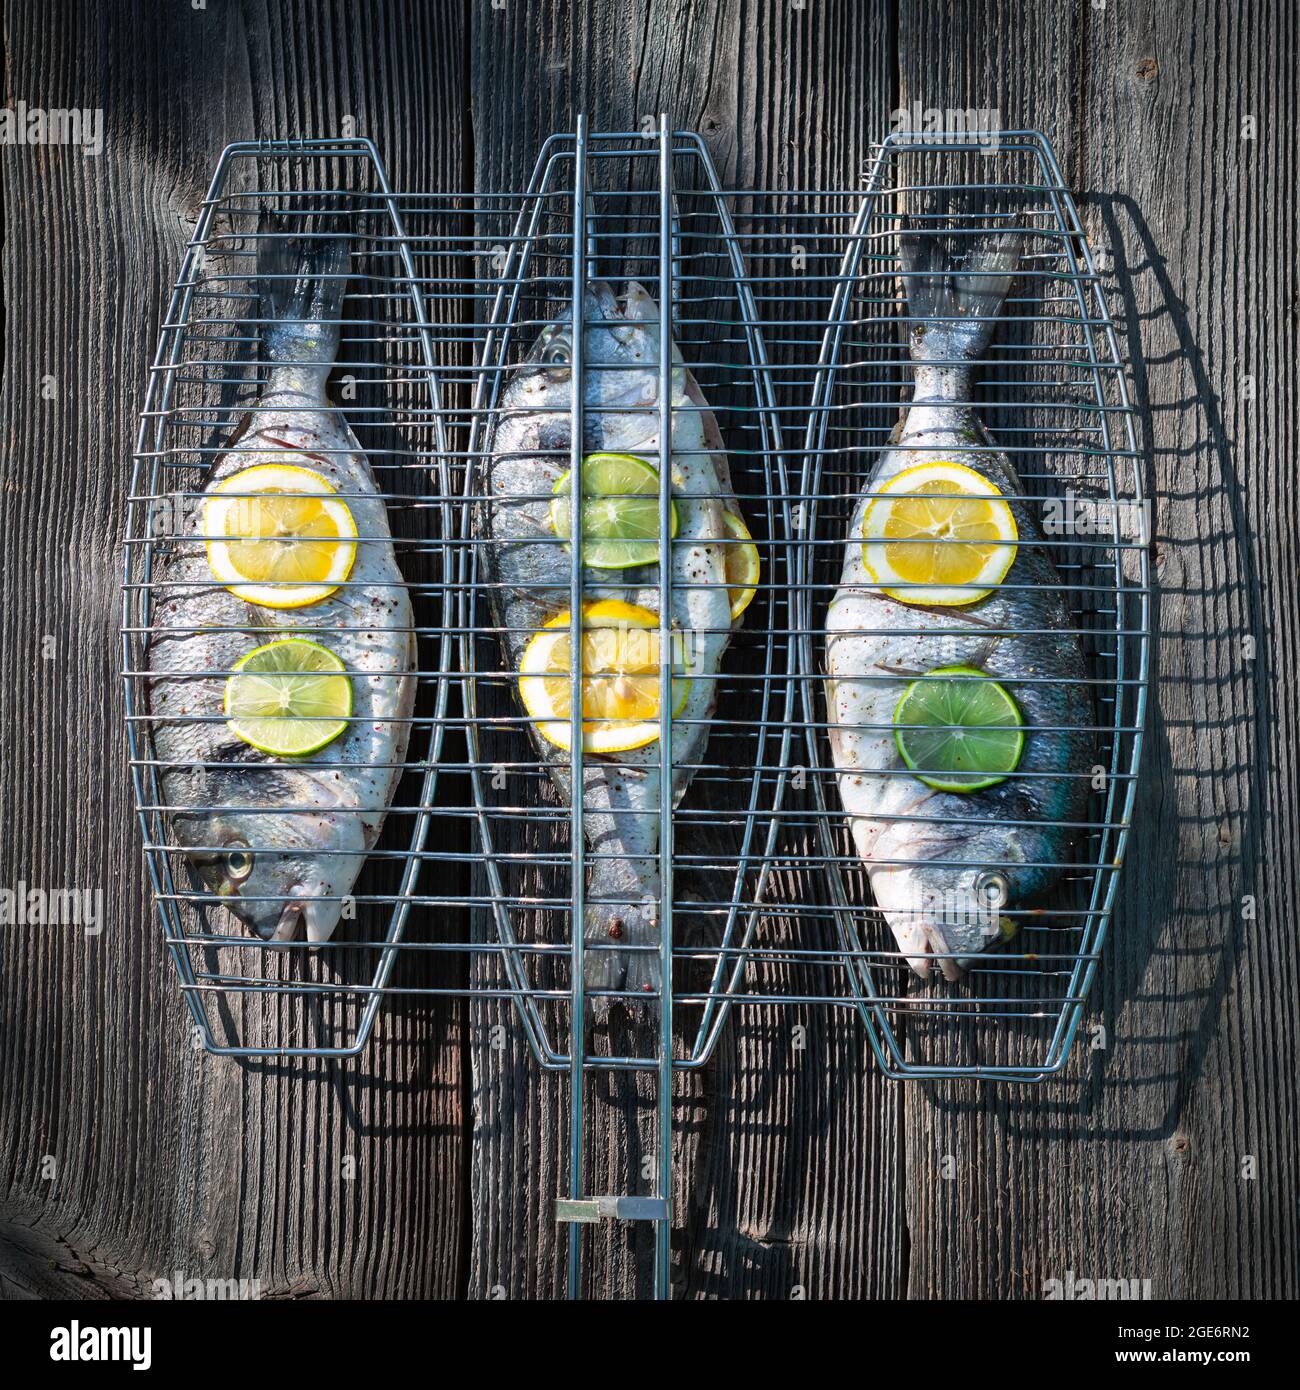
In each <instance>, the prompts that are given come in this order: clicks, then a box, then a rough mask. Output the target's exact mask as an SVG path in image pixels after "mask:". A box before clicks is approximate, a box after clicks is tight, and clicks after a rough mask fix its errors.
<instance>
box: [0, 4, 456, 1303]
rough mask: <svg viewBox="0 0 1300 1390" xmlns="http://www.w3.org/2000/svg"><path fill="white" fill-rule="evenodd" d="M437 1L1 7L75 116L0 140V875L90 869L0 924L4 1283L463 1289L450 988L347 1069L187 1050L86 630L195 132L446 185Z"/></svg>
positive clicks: (451, 114)
mask: <svg viewBox="0 0 1300 1390" xmlns="http://www.w3.org/2000/svg"><path fill="white" fill-rule="evenodd" d="M462 21H463V15H462V12H461V10H460V9H459V8H455V7H449V6H436V7H434V6H425V5H419V4H410V5H407V4H390V5H384V6H374V7H370V6H354V5H349V4H345V3H337V4H334V3H331V4H285V5H280V4H275V5H270V6H262V5H251V4H250V5H233V4H230V5H228V4H213V5H210V6H209V7H208V8H207V9H206V10H195V9H192V8H191V7H190V6H189V5H168V6H157V5H152V4H138V5H126V4H123V5H114V6H99V5H93V4H84V5H80V4H78V5H71V4H69V5H61V6H59V7H57V8H56V9H53V10H52V9H50V8H49V7H48V6H44V5H39V4H18V3H11V4H7V5H6V6H5V7H4V44H5V52H6V65H5V99H6V104H8V105H10V106H12V105H13V104H14V103H15V102H16V101H18V100H25V101H27V102H28V103H29V104H30V105H33V106H35V105H43V106H50V107H53V106H66V105H73V104H75V105H78V106H86V107H99V108H102V109H103V112H104V149H103V153H102V154H101V155H100V156H99V157H97V158H88V157H85V156H83V155H82V154H81V153H80V152H79V151H77V150H73V149H66V148H63V149H60V148H44V147H28V148H22V147H12V146H6V147H5V148H4V149H3V150H2V151H0V171H2V172H0V177H2V178H3V188H4V262H3V275H4V299H5V310H6V312H5V356H4V399H3V405H2V406H0V411H2V412H3V438H4V439H5V441H6V445H5V450H4V463H3V472H4V480H3V489H2V492H0V495H2V496H3V508H4V530H5V534H6V543H5V546H4V548H3V549H4V559H3V565H4V593H5V602H4V605H3V614H2V616H0V623H3V629H2V632H3V657H2V658H0V659H2V661H3V690H4V697H3V698H4V714H3V723H2V732H0V739H2V740H3V758H4V767H5V788H6V790H5V805H4V822H3V829H4V834H3V836H2V837H0V839H2V840H3V849H2V850H0V856H2V862H3V874H2V876H0V877H2V880H3V882H4V883H5V884H7V885H13V884H15V883H17V882H19V881H25V882H27V883H28V884H32V885H44V886H49V887H69V886H80V887H95V888H102V889H103V892H104V929H103V932H102V935H100V936H98V937H95V938H90V937H83V936H82V935H81V934H80V933H79V932H77V931H75V930H74V929H69V928H55V927H46V928H43V929H28V930H25V931H23V930H18V929H7V930H6V931H5V934H4V937H5V939H4V952H5V961H4V971H3V981H2V982H0V991H2V993H0V1003H2V1007H3V1014H2V1016H0V1027H2V1028H3V1048H2V1050H0V1091H2V1093H3V1096H4V1107H3V1117H2V1121H0V1123H2V1126H3V1128H2V1130H0V1155H2V1158H0V1172H2V1173H3V1187H4V1191H5V1192H6V1194H7V1195H6V1197H5V1200H4V1205H3V1215H2V1216H0V1223H3V1228H4V1229H5V1231H6V1235H5V1237H4V1240H3V1249H4V1251H5V1254H4V1256H3V1257H2V1260H0V1268H2V1269H3V1270H4V1274H3V1276H0V1277H3V1278H5V1279H6V1281H7V1285H8V1287H9V1288H10V1289H11V1290H15V1291H23V1290H27V1291H29V1292H48V1291H49V1290H50V1289H51V1288H64V1289H66V1288H71V1287H93V1288H100V1289H102V1290H103V1291H105V1292H107V1293H120V1292H124V1291H134V1292H136V1293H141V1294H146V1295H147V1294H148V1292H149V1290H150V1286H151V1283H152V1281H153V1280H154V1279H155V1278H158V1277H170V1276H171V1273H172V1272H173V1271H176V1270H180V1271H183V1272H184V1273H185V1275H186V1276H187V1277H197V1278H207V1277H213V1278H222V1279H225V1278H248V1279H253V1278H255V1279H258V1280H260V1281H261V1286H262V1292H263V1295H264V1296H268V1297H276V1296H300V1295H305V1294H317V1293H319V1294H322V1295H333V1296H348V1295H353V1296H359V1295H361V1294H368V1295H383V1296H403V1295H406V1296H412V1295H418V1296H432V1295H444V1296H447V1295H452V1294H454V1293H456V1292H457V1291H458V1289H459V1288H460V1286H461V1282H462V1277H463V1275H462V1267H461V1266H462V1240H461V1234H462V1226H461V1220H462V1213H463V1210H464V1193H463V1189H462V1186H461V1181H460V1175H461V1169H462V1157H463V1152H464V1150H463V1144H464V1127H463V1126H464V1114H463V1110H462V1094H461V1073H460V1050H461V1046H462V1040H461V1037H460V1027H461V1023H460V1011H459V1008H458V1006H454V1005H453V1006H446V1007H439V1008H426V1009H420V1010H415V1009H394V1010H390V1011H389V1012H388V1013H386V1014H385V1016H384V1018H383V1019H382V1020H381V1021H380V1024H379V1026H378V1029H377V1032H376V1040H375V1043H374V1045H373V1046H372V1047H371V1049H370V1050H369V1051H368V1052H367V1054H366V1056H365V1057H364V1058H362V1059H361V1061H360V1062H359V1064H357V1065H355V1066H331V1065H326V1064H317V1065H304V1066H278V1065H275V1064H263V1065H258V1064H250V1065H240V1064H239V1063H238V1062H236V1061H234V1060H231V1059H228V1058H214V1057H209V1056H206V1055H205V1054H204V1053H203V1052H202V1051H199V1050H196V1049H195V1047H194V1046H193V1042H192V1039H191V1037H190V1030H189V1028H188V1026H187V1016H186V1015H185V1014H184V1012H183V1010H182V1007H181V1003H180V997H179V995H178V993H177V989H176V982H175V978H174V972H173V970H172V966H171V963H170V961H169V960H168V959H166V957H165V955H164V951H163V947H162V943H161V941H160V932H159V929H158V924H157V921H156V918H155V916H154V913H153V909H152V906H151V904H150V903H149V901H148V900H147V898H146V895H145V892H144V876H143V873H142V871H141V864H140V851H139V840H138V830H137V828H136V824H135V818H134V814H133V811H132V805H131V800H130V795H129V784H128V781H127V777H126V773H125V748H124V739H123V736H122V729H123V724H122V706H121V693H120V692H121V685H120V680H119V678H118V669H119V665H120V662H119V656H118V645H117V638H116V636H115V633H116V628H117V626H118V621H119V617H118V597H117V588H118V584H119V582H120V561H121V555H120V550H119V545H120V535H121V530H122V524H123V516H124V502H123V498H124V495H125V492H126V487H127V482H128V479H129V468H128V465H129V458H130V452H131V448H132V441H133V438H134V433H135V424H134V415H135V412H136V411H137V410H138V409H139V407H140V403H141V401H142V399H143V394H144V388H145V382H146V374H147V369H148V364H149V362H150V361H151V360H152V356H153V352H154V346H155V341H156V336H157V332H158V324H159V321H160V319H161V317H162V312H163V309H164V307H165V305H166V302H167V294H168V293H169V288H170V282H171V279H172V277H173V276H174V275H175V273H176V269H177V267H178V265H179V263H180V256H181V250H182V247H183V244H184V242H185V240H186V238H187V236H188V235H189V232H190V228H191V227H192V225H193V221H194V217H195V210H196V205H197V203H198V201H199V199H201V198H202V196H203V194H204V191H205V189H206V185H207V181H208V179H209V177H210V175H211V171H212V169H213V167H214V166H215V163H216V158H217V155H218V153H219V152H220V150H221V147H222V146H223V145H224V144H225V143H226V142H227V141H230V140H236V139H243V138H249V137H262V136H276V137H283V136H296V135H304V134H305V135H312V134H322V133H335V132H338V131H339V130H340V129H341V128H342V121H343V118H344V117H345V116H350V117H351V118H353V120H354V122H355V129H356V130H357V131H359V132H360V133H363V134H367V135H371V136H373V137H374V138H375V139H376V140H377V142H378V143H379V145H380V147H381V148H382V150H383V152H384V155H385V157H386V160H387V162H388V168H389V171H390V174H391V176H392V177H393V179H394V181H395V183H396V184H397V185H398V186H403V187H439V186H445V187H455V186H456V185H457V184H458V183H459V181H460V178H461V174H462V167H461V162H462V159H463V152H464V131H463V128H462V124H461V119H460V115H461V113H462V112H463V110H464V100H463V82H462V77H463V69H462V59H463V54H464V32H463V23H462ZM50 378H52V380H53V394H52V397H51V398H50V399H45V398H43V392H42V385H43V383H47V379H50ZM421 970H422V967H417V968H413V969H412V972H411V978H412V980H413V982H415V983H419V982H420V981H421V979H422V978H423V979H424V980H425V982H426V983H427V982H428V975H427V972H425V973H424V974H423V975H422V974H421ZM345 1158H351V1159H353V1160H355V1176H354V1177H345V1176H344V1172H345V1167H346V1165H345V1164H344V1162H343V1160H344V1159H345ZM49 1250H55V1251H57V1252H59V1253H58V1254H57V1255H56V1256H55V1257H51V1256H49V1255H48V1253H47V1252H48V1251H49ZM24 1252H26V1255H24ZM51 1269H54V1271H55V1273H51ZM61 1269H66V1270H67V1271H70V1273H68V1275H67V1278H66V1279H65V1280H62V1281H61V1280H60V1279H59V1278H58V1277H56V1276H57V1271H58V1270H61Z"/></svg>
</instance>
